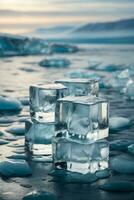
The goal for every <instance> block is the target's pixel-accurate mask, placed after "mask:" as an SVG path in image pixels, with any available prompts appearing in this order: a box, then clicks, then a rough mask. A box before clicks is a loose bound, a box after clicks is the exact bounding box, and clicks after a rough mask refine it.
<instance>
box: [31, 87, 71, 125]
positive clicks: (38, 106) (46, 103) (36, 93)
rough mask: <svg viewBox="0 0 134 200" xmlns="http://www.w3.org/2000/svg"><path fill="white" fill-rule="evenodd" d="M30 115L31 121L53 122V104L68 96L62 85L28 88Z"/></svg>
mask: <svg viewBox="0 0 134 200" xmlns="http://www.w3.org/2000/svg"><path fill="white" fill-rule="evenodd" d="M29 90H30V91H29V92H30V114H31V118H32V119H36V120H38V121H40V122H52V121H55V104H56V101H57V99H59V98H62V97H64V96H66V95H67V94H68V89H67V88H66V87H65V86H63V85H62V84H45V85H37V86H30V89H29Z"/></svg>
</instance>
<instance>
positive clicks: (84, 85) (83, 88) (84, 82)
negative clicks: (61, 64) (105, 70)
mask: <svg viewBox="0 0 134 200" xmlns="http://www.w3.org/2000/svg"><path fill="white" fill-rule="evenodd" d="M56 83H61V84H63V85H65V86H66V87H67V88H68V89H69V95H71V96H88V95H95V96H98V92H99V82H98V81H97V80H92V79H82V78H81V79H77V78H74V79H63V80H57V81H56Z"/></svg>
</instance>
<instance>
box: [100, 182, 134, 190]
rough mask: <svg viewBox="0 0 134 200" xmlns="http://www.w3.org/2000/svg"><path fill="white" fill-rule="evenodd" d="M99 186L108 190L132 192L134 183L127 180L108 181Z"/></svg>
mask: <svg viewBox="0 0 134 200" xmlns="http://www.w3.org/2000/svg"><path fill="white" fill-rule="evenodd" d="M99 188H100V189H101V190H105V191H108V192H133V191H134V184H133V183H131V182H129V181H110V182H107V183H104V184H103V185H101V186H100V187H99Z"/></svg>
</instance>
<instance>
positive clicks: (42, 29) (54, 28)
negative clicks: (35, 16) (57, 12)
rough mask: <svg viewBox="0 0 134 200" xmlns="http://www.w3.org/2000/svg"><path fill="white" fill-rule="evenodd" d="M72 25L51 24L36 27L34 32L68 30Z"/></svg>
mask: <svg viewBox="0 0 134 200" xmlns="http://www.w3.org/2000/svg"><path fill="white" fill-rule="evenodd" d="M71 29H72V26H52V27H46V28H38V29H36V30H35V32H36V33H48V32H49V33H55V32H56V33H61V32H65V31H68V30H71Z"/></svg>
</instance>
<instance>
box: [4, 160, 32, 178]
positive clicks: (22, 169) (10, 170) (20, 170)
mask: <svg viewBox="0 0 134 200" xmlns="http://www.w3.org/2000/svg"><path fill="white" fill-rule="evenodd" d="M0 174H1V175H2V176H5V177H7V178H10V177H25V176H29V175H31V174H32V170H31V168H30V167H29V165H28V164H27V162H26V161H25V160H17V159H16V160H6V161H3V162H0Z"/></svg>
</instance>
